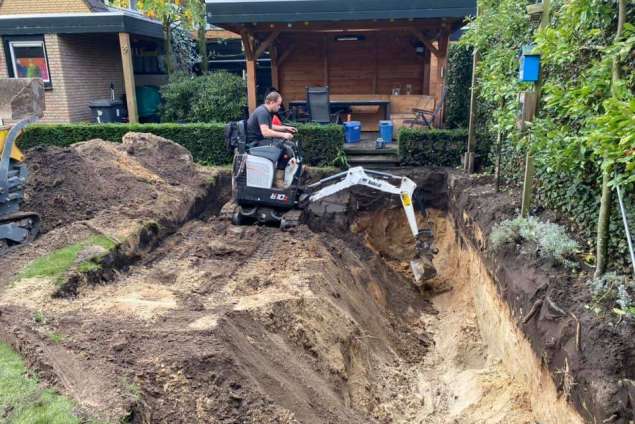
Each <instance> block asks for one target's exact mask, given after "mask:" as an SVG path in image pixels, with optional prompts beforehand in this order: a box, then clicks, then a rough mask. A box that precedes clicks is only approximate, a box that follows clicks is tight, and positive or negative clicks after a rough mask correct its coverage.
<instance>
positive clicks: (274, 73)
mask: <svg viewBox="0 0 635 424" xmlns="http://www.w3.org/2000/svg"><path fill="white" fill-rule="evenodd" d="M270 52H271V86H272V87H275V88H277V89H278V90H281V88H280V85H279V84H280V76H279V75H278V47H276V46H273V47H272V48H271V50H270Z"/></svg>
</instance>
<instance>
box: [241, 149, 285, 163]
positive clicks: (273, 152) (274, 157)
mask: <svg viewBox="0 0 635 424" xmlns="http://www.w3.org/2000/svg"><path fill="white" fill-rule="evenodd" d="M281 153H282V149H281V148H279V147H276V146H258V147H252V148H250V149H249V154H250V155H253V156H258V157H261V158H265V159H268V160H270V161H271V162H273V163H276V162H277V161H278V159H279V158H280V154H281Z"/></svg>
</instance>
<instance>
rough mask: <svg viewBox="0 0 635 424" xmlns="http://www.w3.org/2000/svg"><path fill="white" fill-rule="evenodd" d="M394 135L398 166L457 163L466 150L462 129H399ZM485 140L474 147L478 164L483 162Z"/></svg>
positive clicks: (484, 157)
mask: <svg viewBox="0 0 635 424" xmlns="http://www.w3.org/2000/svg"><path fill="white" fill-rule="evenodd" d="M398 138H399V159H400V161H401V164H402V165H410V166H421V165H430V166H459V165H460V164H461V157H462V155H463V154H464V153H465V150H466V149H467V130H466V129H450V130H439V129H432V130H430V129H415V128H401V129H400V130H399V137H398ZM485 141H486V139H485V138H483V141H482V142H480V143H479V144H478V145H477V148H476V153H477V155H478V156H479V157H480V160H481V161H482V162H481V165H482V166H483V165H486V164H487V160H488V153H489V147H490V146H489V143H487V142H485Z"/></svg>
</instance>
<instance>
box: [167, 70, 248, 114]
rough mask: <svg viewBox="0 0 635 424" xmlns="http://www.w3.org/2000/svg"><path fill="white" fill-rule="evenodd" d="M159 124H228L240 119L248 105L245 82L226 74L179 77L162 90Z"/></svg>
mask: <svg viewBox="0 0 635 424" xmlns="http://www.w3.org/2000/svg"><path fill="white" fill-rule="evenodd" d="M161 96H162V97H163V104H162V105H161V110H160V112H161V121H162V122H228V121H234V120H238V119H241V118H242V114H243V110H244V107H245V106H246V105H247V88H246V86H245V81H244V80H243V79H242V78H240V77H239V76H237V75H234V74H230V73H229V72H225V71H218V72H213V73H211V74H209V75H205V76H200V77H194V78H191V77H187V76H180V77H177V78H175V79H174V80H172V81H171V82H170V83H169V84H167V85H165V86H163V87H162V88H161Z"/></svg>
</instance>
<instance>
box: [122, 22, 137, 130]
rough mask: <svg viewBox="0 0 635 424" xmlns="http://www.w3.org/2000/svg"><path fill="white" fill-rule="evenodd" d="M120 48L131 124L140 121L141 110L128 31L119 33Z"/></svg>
mask: <svg viewBox="0 0 635 424" xmlns="http://www.w3.org/2000/svg"><path fill="white" fill-rule="evenodd" d="M119 48H120V50H121V65H122V66H123V79H124V84H125V91H126V102H127V106H128V121H129V122H130V123H131V124H136V123H138V122H139V112H138V110H137V92H136V87H135V80H134V67H133V66H132V48H131V46H130V34H128V33H127V32H120V33H119Z"/></svg>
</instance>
